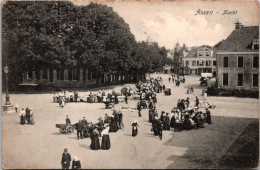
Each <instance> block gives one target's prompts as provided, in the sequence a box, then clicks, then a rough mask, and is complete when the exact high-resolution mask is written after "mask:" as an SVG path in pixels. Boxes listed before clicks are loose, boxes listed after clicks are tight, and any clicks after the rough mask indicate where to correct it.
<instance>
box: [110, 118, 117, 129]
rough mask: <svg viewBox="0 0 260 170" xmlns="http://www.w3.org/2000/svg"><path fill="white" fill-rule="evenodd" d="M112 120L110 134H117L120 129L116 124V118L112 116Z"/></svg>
mask: <svg viewBox="0 0 260 170" xmlns="http://www.w3.org/2000/svg"><path fill="white" fill-rule="evenodd" d="M110 118H111V119H110V120H111V123H110V129H109V132H117V130H118V127H117V124H116V121H115V118H114V116H113V115H112V116H111V117H110Z"/></svg>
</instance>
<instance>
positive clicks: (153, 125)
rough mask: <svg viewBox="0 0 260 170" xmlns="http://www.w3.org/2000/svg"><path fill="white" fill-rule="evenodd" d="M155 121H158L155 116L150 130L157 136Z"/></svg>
mask: <svg viewBox="0 0 260 170" xmlns="http://www.w3.org/2000/svg"><path fill="white" fill-rule="evenodd" d="M157 122H158V117H157V116H156V117H155V118H154V119H153V122H152V130H153V133H154V136H158V129H157Z"/></svg>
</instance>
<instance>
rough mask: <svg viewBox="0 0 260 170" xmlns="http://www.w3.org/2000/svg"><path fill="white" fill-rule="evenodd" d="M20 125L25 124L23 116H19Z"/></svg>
mask: <svg viewBox="0 0 260 170" xmlns="http://www.w3.org/2000/svg"><path fill="white" fill-rule="evenodd" d="M20 123H21V125H24V124H25V117H24V116H21V122H20Z"/></svg>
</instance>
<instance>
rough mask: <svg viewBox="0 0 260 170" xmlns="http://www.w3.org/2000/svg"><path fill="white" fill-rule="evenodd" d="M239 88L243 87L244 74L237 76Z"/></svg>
mask: <svg viewBox="0 0 260 170" xmlns="http://www.w3.org/2000/svg"><path fill="white" fill-rule="evenodd" d="M237 86H243V74H238V75H237Z"/></svg>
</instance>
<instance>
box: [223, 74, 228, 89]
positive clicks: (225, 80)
mask: <svg viewBox="0 0 260 170" xmlns="http://www.w3.org/2000/svg"><path fill="white" fill-rule="evenodd" d="M223 86H228V74H226V73H225V74H223Z"/></svg>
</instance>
